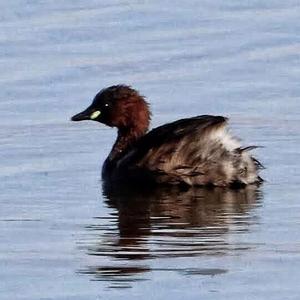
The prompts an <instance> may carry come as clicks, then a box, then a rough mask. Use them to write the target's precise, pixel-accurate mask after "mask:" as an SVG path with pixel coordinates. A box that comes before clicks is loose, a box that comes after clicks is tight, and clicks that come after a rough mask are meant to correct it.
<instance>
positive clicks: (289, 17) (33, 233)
mask: <svg viewBox="0 0 300 300" xmlns="http://www.w3.org/2000/svg"><path fill="white" fill-rule="evenodd" d="M0 8H1V12H2V13H1V18H0V23H1V26H0V45H1V51H0V61H1V67H2V68H1V69H2V72H1V74H0V87H1V92H2V96H1V101H0V110H1V119H0V141H1V147H0V154H1V169H0V177H1V180H0V187H1V194H0V205H1V209H0V299H1V300H2V299H5V300H6V299H17V300H18V299H22V300H23V299H24V300H25V299H26V300H27V299H28V300H29V299H30V300H33V299H61V300H62V299H64V300H65V299H120V298H121V297H122V298H125V299H129V298H130V299H131V298H138V299H169V298H174V299H182V298H184V299H224V298H230V299H266V298H270V299H278V300H279V299H280V300H282V299H298V298H299V293H300V288H299V283H298V281H299V276H300V272H299V265H300V222H299V216H300V205H299V199H298V198H299V187H298V186H299V183H300V171H299V170H300V163H299V161H300V157H299V156H300V154H299V151H298V149H299V146H300V133H299V124H300V123H299V121H300V114H299V112H300V110H299V106H300V105H299V96H300V85H299V77H300V67H299V58H300V57H299V53H300V52H299V50H300V38H299V34H298V33H299V30H300V22H299V20H300V5H299V2H298V1H284V2H283V1H275V0H271V1H250V2H249V1H221V0H220V1H219V0H217V1H204V0H203V1H186V2H183V1H167V0H166V1H156V0H153V1H121V0H119V1H106V0H103V1H99V0H93V1H88V2H85V1H82V0H76V1H70V0H66V1H59V2H58V3H56V2H51V1H46V2H45V1H19V0H15V1H13V2H2V3H0ZM115 83H128V84H132V85H133V86H134V87H136V88H138V89H139V90H140V91H141V92H142V93H143V94H144V95H146V96H147V98H148V101H149V102H150V103H151V107H152V110H153V118H152V119H153V120H152V126H157V125H159V124H162V123H164V122H167V121H171V120H174V119H177V118H182V117H187V116H191V115H196V114H208V113H211V114H223V115H226V116H229V117H230V120H231V127H232V129H233V131H234V133H236V134H237V135H239V136H241V137H242V138H243V141H244V143H245V144H257V145H261V146H263V147H264V148H260V149H257V150H256V153H255V155H256V156H257V157H259V159H260V160H261V161H262V162H263V164H264V165H265V166H266V170H264V171H263V172H262V176H263V177H264V178H265V179H266V182H265V184H264V185H263V186H262V187H260V188H259V189H256V188H253V187H250V188H247V189H244V190H240V191H235V190H226V189H199V188H198V189H189V190H182V189H178V188H160V189H156V190H151V189H150V188H149V189H140V188H136V189H132V188H128V187H123V186H118V187H114V188H111V187H107V186H105V185H103V183H102V182H101V177H100V170H101V165H102V162H103V161H104V159H105V157H106V155H107V154H108V152H109V150H110V147H111V145H112V143H113V141H114V139H115V132H114V131H113V130H112V129H109V128H105V127H104V126H102V125H98V124H95V123H89V122H86V123H84V122H81V123H80V124H75V123H74V124H73V123H71V122H69V118H70V116H71V115H73V114H74V113H76V112H78V111H80V110H81V109H83V108H85V107H86V105H87V104H88V103H89V102H90V100H91V98H92V97H93V95H94V94H95V93H96V92H97V90H98V89H100V88H102V87H104V86H107V85H110V84H115Z"/></svg>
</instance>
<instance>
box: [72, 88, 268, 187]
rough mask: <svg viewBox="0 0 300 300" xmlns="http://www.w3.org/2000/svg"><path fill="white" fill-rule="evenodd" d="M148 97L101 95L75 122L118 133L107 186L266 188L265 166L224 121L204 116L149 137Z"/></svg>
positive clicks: (120, 91)
mask: <svg viewBox="0 0 300 300" xmlns="http://www.w3.org/2000/svg"><path fill="white" fill-rule="evenodd" d="M150 119H151V112H150V109H149V104H148V102H147V101H146V99H145V97H144V96H142V95H141V94H140V93H139V92H138V91H137V90H135V89H133V88H132V87H130V86H128V85H121V84H120V85H113V86H110V87H107V88H104V89H102V90H101V91H100V92H98V93H97V94H96V96H95V97H94V100H93V101H92V104H91V105H90V106H89V107H88V108H87V109H85V110H84V111H83V112H81V113H78V114H76V115H74V116H73V117H72V118H71V120H72V121H82V120H93V121H97V122H100V123H103V124H105V125H107V126H110V127H116V128H117V129H118V135H117V139H116V141H115V143H114V145H113V147H112V149H111V151H110V153H109V155H108V157H107V158H106V160H105V162H104V164H103V167H102V176H103V178H104V179H105V180H110V181H112V182H118V181H122V180H126V181H130V182H133V183H134V184H138V183H146V184H148V183H154V184H175V185H185V186H218V187H242V186H246V185H249V184H259V183H261V182H262V179H261V177H260V176H259V174H258V173H259V169H261V168H262V167H263V166H262V164H261V163H260V162H259V161H258V160H257V159H256V158H254V157H253V156H252V155H251V154H250V153H249V152H250V150H252V149H254V148H256V147H255V146H248V147H242V146H241V144H240V142H239V140H238V139H237V138H235V137H233V136H232V135H231V133H230V132H229V131H228V129H227V123H228V119H227V118H226V117H223V116H213V115H200V116H195V117H190V118H184V119H180V120H177V121H174V122H171V123H167V124H164V125H162V126H159V127H157V128H154V129H152V130H150V131H149V124H150Z"/></svg>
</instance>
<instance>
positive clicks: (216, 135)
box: [211, 128, 241, 151]
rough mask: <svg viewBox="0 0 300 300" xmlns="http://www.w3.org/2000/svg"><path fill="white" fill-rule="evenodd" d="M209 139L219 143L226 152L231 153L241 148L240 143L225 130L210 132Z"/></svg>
mask: <svg viewBox="0 0 300 300" xmlns="http://www.w3.org/2000/svg"><path fill="white" fill-rule="evenodd" d="M211 138H212V139H216V140H218V141H220V143H221V144H222V145H223V146H224V148H225V149H226V150H228V151H233V150H235V149H237V148H239V147H241V144H240V142H239V141H238V140H237V139H235V138H234V137H233V136H232V135H231V134H230V133H229V132H228V130H227V129H225V128H220V129H219V130H215V131H214V132H212V135H211Z"/></svg>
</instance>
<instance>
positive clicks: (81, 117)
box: [71, 108, 91, 121]
mask: <svg viewBox="0 0 300 300" xmlns="http://www.w3.org/2000/svg"><path fill="white" fill-rule="evenodd" d="M90 115H91V110H90V109H89V108H87V109H86V110H84V111H82V112H80V113H79V114H76V115H74V116H73V117H72V118H71V121H83V120H90Z"/></svg>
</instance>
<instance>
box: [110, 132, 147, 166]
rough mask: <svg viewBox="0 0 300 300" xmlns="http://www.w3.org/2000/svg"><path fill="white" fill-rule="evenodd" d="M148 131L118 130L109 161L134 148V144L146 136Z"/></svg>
mask: <svg viewBox="0 0 300 300" xmlns="http://www.w3.org/2000/svg"><path fill="white" fill-rule="evenodd" d="M147 130H148V127H147V128H144V129H143V130H141V129H139V128H119V130H118V137H117V140H116V142H115V144H114V146H113V148H112V150H111V152H110V154H109V160H110V161H113V160H116V159H119V158H120V157H121V156H123V155H124V154H125V153H128V151H130V149H131V148H132V147H133V146H134V144H135V142H136V141H137V140H138V139H140V138H141V137H142V136H143V135H145V134H146V132H147Z"/></svg>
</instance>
